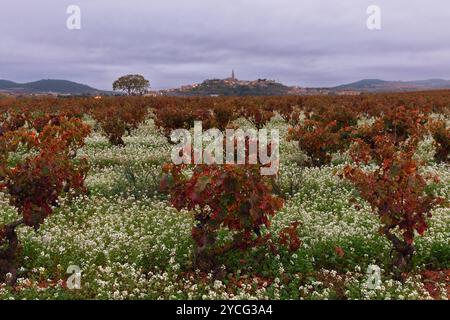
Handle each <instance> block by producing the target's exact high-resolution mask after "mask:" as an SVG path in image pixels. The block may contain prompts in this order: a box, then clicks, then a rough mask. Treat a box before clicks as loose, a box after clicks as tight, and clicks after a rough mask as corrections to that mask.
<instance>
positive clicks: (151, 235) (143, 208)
mask: <svg viewBox="0 0 450 320" xmlns="http://www.w3.org/2000/svg"><path fill="white" fill-rule="evenodd" d="M85 122H86V123H88V124H91V125H92V126H93V127H94V128H95V130H94V131H93V132H92V133H91V135H90V136H89V137H88V138H87V139H86V145H85V146H84V147H83V148H82V149H81V150H80V151H79V152H78V155H77V157H80V158H81V157H84V156H86V157H87V159H88V160H89V164H90V171H89V173H88V175H87V178H86V181H85V184H86V187H87V188H88V190H89V192H88V193H87V194H85V195H77V196H76V197H74V198H73V197H69V196H67V195H66V196H64V197H62V198H61V199H59V201H58V205H57V206H55V210H54V213H53V215H51V216H50V217H48V218H47V219H46V221H45V224H43V225H42V226H41V227H40V228H39V230H37V231H34V230H33V229H31V228H27V227H19V228H18V229H17V232H18V237H19V239H20V243H21V255H20V257H19V259H20V263H19V265H20V268H19V270H18V279H17V283H16V285H15V286H14V287H8V286H6V285H3V284H0V299H447V298H448V297H449V271H448V270H449V268H450V243H449V241H450V237H449V234H450V209H449V208H448V207H447V206H438V207H436V208H434V209H433V211H432V217H431V218H429V220H428V225H429V228H428V229H427V230H426V232H425V234H424V236H423V237H417V238H416V240H415V248H416V252H415V255H414V257H413V261H412V264H413V265H412V270H411V271H410V272H408V274H406V275H405V279H404V280H403V281H399V280H397V279H395V277H394V276H393V274H392V273H391V271H390V270H389V269H390V268H389V264H390V259H391V256H392V248H391V245H390V242H389V241H388V240H387V239H386V237H384V236H383V235H382V234H380V233H379V232H378V230H379V228H380V221H379V219H378V218H377V216H376V215H375V214H374V212H373V208H372V207H371V206H370V205H369V203H368V202H366V201H365V200H364V199H362V198H361V197H360V195H359V193H358V192H357V190H356V188H355V187H354V186H353V184H352V183H350V182H349V181H348V180H346V179H342V178H341V174H342V171H343V170H344V168H345V166H346V164H348V163H350V162H351V160H350V157H349V156H348V152H347V151H345V152H337V153H335V154H334V155H333V159H332V160H331V161H330V163H329V164H326V165H324V166H321V167H305V166H302V165H300V163H301V162H302V161H304V159H306V158H307V156H306V155H305V154H303V153H302V152H301V151H299V149H298V147H297V144H296V143H295V142H294V141H288V139H287V132H288V124H287V123H286V122H285V121H284V120H283V119H282V118H281V117H274V118H272V120H271V121H270V122H269V123H267V124H266V127H267V128H277V129H279V130H280V132H281V141H280V148H281V151H280V152H281V154H280V160H281V165H280V172H279V174H278V176H277V178H276V181H275V188H274V190H275V192H276V193H277V194H278V195H280V196H282V197H283V198H284V199H285V202H284V207H283V208H282V209H280V210H279V212H277V214H276V215H275V216H274V217H273V218H272V219H271V227H270V229H271V232H272V233H273V234H278V233H279V232H281V231H282V230H283V229H284V228H286V227H289V226H290V225H291V223H292V222H296V221H297V222H298V223H299V227H298V229H297V230H298V237H299V239H300V241H301V242H300V246H299V247H298V248H296V250H295V251H292V250H287V249H286V250H285V249H280V250H278V251H277V252H276V253H275V252H273V251H272V250H269V246H257V247H253V248H251V249H249V250H247V251H230V252H226V253H225V254H224V255H222V256H220V257H219V261H218V263H219V264H220V265H221V267H222V270H224V272H223V273H221V275H220V276H217V275H214V274H213V273H212V272H205V271H201V270H195V269H193V268H192V265H193V248H194V240H193V239H192V237H191V230H192V227H193V225H194V223H195V217H194V213H193V212H190V211H186V210H181V211H178V210H176V209H175V208H173V206H172V205H171V203H170V201H169V199H168V197H167V195H166V194H164V193H162V192H160V191H159V184H160V180H161V177H162V174H163V172H162V165H163V163H165V162H170V151H171V148H172V146H171V145H170V144H169V143H168V141H167V139H166V137H165V136H164V134H163V133H162V132H161V131H160V130H158V129H157V128H156V126H155V124H154V122H153V120H152V119H150V118H149V119H148V120H146V122H145V123H144V124H142V125H140V126H139V128H137V129H135V130H132V131H131V133H130V134H126V135H125V136H124V138H123V141H124V143H125V145H124V146H113V145H111V144H110V143H109V141H108V139H107V138H106V136H105V134H104V133H103V132H102V130H101V128H100V127H99V126H98V125H96V122H95V120H93V119H92V118H86V119H85ZM236 123H239V125H241V126H242V125H244V124H245V125H248V126H251V125H252V124H251V123H249V122H246V121H245V119H238V120H236ZM432 155H433V141H432V139H431V138H430V137H426V138H424V139H423V141H422V142H421V144H420V147H419V148H418V151H417V154H416V157H418V158H420V159H424V160H426V161H427V165H426V166H425V167H423V168H421V170H422V171H423V173H424V174H433V175H436V176H438V177H439V182H435V183H434V184H433V185H432V188H433V191H434V193H435V194H436V195H438V196H440V197H442V198H445V199H447V200H450V169H449V167H448V164H446V163H436V162H435V161H434V160H433V156H432ZM20 156H21V155H20V153H18V154H17V157H20ZM365 169H366V170H369V171H370V170H373V169H374V168H373V167H371V165H368V166H366V167H365ZM16 217H17V211H16V208H14V207H13V206H11V205H10V204H9V201H8V198H7V195H6V194H2V193H0V225H3V224H7V223H10V222H12V221H14V220H15V219H16ZM231 238H232V233H231V232H228V231H227V230H221V231H220V232H219V237H218V242H219V243H220V242H226V241H227V240H230V239H231ZM71 265H75V266H78V267H79V268H80V270H81V278H80V280H81V283H80V288H78V289H71V288H68V286H67V279H68V277H69V276H70V274H67V269H68V267H69V266H71ZM369 266H378V267H379V268H380V276H381V279H380V280H381V281H380V282H379V283H378V284H377V285H376V286H375V287H372V286H370V283H369V282H368V280H369V278H370V276H371V275H370V273H369V274H368V273H367V272H368V268H369Z"/></svg>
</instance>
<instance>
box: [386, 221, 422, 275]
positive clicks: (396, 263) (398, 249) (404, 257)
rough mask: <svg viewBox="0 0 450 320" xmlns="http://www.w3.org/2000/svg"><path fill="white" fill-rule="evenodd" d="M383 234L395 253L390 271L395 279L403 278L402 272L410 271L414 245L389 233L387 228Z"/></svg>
mask: <svg viewBox="0 0 450 320" xmlns="http://www.w3.org/2000/svg"><path fill="white" fill-rule="evenodd" d="M384 234H385V235H386V237H387V238H388V240H389V241H390V242H391V243H392V246H393V250H394V251H395V255H394V257H393V260H392V271H393V272H394V277H395V279H396V280H403V278H402V273H404V272H409V271H411V268H412V258H413V254H414V251H415V248H414V245H412V244H408V243H406V242H405V241H403V240H401V239H399V238H398V237H397V236H396V235H394V234H393V233H391V231H390V230H389V229H385V230H384Z"/></svg>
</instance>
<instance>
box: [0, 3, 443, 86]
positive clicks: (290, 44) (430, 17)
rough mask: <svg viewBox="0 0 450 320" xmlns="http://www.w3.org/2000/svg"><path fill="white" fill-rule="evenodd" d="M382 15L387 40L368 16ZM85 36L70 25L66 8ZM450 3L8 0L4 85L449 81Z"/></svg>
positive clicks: (0, 63) (1, 48)
mask: <svg viewBox="0 0 450 320" xmlns="http://www.w3.org/2000/svg"><path fill="white" fill-rule="evenodd" d="M374 3H375V4H377V5H379V6H380V7H381V9H382V30H380V31H369V30H368V29H367V28H366V25H365V23H366V18H367V15H366V12H365V11H366V8H367V7H368V6H369V5H371V4H374ZM70 4H77V5H79V6H80V7H81V10H82V29H81V30H79V31H69V30H67V29H66V27H65V21H66V18H67V16H68V15H67V14H66V13H65V10H66V8H67V6H68V5H70ZM449 18H450V5H449V4H448V0H433V1H428V2H425V1H423V0H420V1H419V0H410V1H407V0H396V1H392V0H370V1H369V0H348V1H345V2H344V1H333V0H308V1H306V0H233V1H218V0H209V1H208V0H191V1H185V0H165V1H163V0H152V1H144V0H128V1H126V0H117V1H106V0H71V1H66V0H63V1H61V0H40V1H34V2H31V1H26V0H15V1H14V2H13V1H10V2H8V3H5V4H3V6H2V13H1V19H0V27H1V29H2V30H4V31H5V30H6V32H5V35H4V36H2V41H1V42H0V78H6V79H11V80H16V81H29V80H36V79H40V78H65V79H70V80H74V81H80V82H84V83H87V84H90V85H92V86H96V87H99V88H104V89H109V88H110V84H111V82H112V81H113V80H114V79H115V78H116V77H118V76H120V75H121V74H124V73H130V72H133V73H134V72H137V73H142V74H145V75H146V76H147V77H148V78H150V80H151V82H152V86H153V87H154V88H167V87H175V86H179V85H181V84H185V83H192V82H198V81H201V80H203V79H205V78H211V77H225V76H228V74H229V73H230V72H231V69H232V68H234V69H235V70H236V72H237V75H238V77H239V78H244V79H255V78H272V79H278V80H280V81H282V82H284V83H287V84H297V85H303V86H328V85H335V84H339V83H342V82H347V81H353V80H358V79H361V78H366V77H370V78H374V77H376V78H384V79H388V80H396V79H404V80H411V79H421V78H429V77H443V78H449V79H450V69H449V66H450V41H449V39H450V19H449Z"/></svg>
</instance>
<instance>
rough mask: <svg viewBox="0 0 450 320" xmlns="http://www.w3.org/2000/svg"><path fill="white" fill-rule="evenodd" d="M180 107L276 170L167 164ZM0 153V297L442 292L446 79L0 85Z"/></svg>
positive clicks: (447, 215)
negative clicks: (258, 147) (264, 134)
mask: <svg viewBox="0 0 450 320" xmlns="http://www.w3.org/2000/svg"><path fill="white" fill-rule="evenodd" d="M195 121H201V122H202V126H203V130H208V129H211V128H217V129H219V130H221V131H225V130H226V129H231V128H242V129H244V130H245V129H250V128H254V129H277V130H279V133H280V141H279V146H278V147H279V152H280V155H279V161H280V163H279V171H278V173H277V174H276V175H274V176H263V175H261V174H260V167H261V166H262V165H260V164H249V163H245V164H237V165H230V164H214V165H207V164H194V163H189V164H182V165H175V164H173V163H172V160H171V152H172V149H173V147H174V143H173V141H171V133H172V132H173V130H176V129H186V130H189V131H192V130H193V127H194V122H195ZM246 142H247V144H246V145H248V142H249V141H246ZM224 143H225V142H224ZM269 147H270V148H269V149H270V150H272V149H273V148H274V147H275V146H273V145H270V146H269ZM271 148H272V149H271ZM0 151H1V152H0V299H448V297H450V292H449V290H450V271H449V270H450V237H449V234H450V206H449V201H450V167H449V160H450V157H449V152H450V91H430V92H426V93H423V92H417V93H396V94H367V95H361V96H308V97H305V96H286V97H240V98H238V97H201V98H200V97H192V98H182V97H179V98H178V97H96V98H88V97H86V98H81V97H79V98H53V97H40V98H32V97H29V98H10V97H3V98H0ZM247 158H248V155H247ZM73 266H76V267H77V268H79V270H80V271H79V272H78V273H75V276H76V279H77V281H78V282H77V281H75V283H76V286H75V287H73V276H74V274H73V272H72V271H68V269H71V267H73Z"/></svg>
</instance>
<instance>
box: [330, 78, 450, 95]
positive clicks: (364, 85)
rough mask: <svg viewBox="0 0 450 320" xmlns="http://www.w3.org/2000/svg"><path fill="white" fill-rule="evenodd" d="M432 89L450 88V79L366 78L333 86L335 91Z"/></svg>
mask: <svg viewBox="0 0 450 320" xmlns="http://www.w3.org/2000/svg"><path fill="white" fill-rule="evenodd" d="M432 89H450V81H449V80H443V79H428V80H418V81H384V80H380V79H364V80H360V81H357V82H353V83H349V84H344V85H340V86H337V87H334V88H331V90H333V91H343V90H354V91H368V92H397V91H419V90H432Z"/></svg>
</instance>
